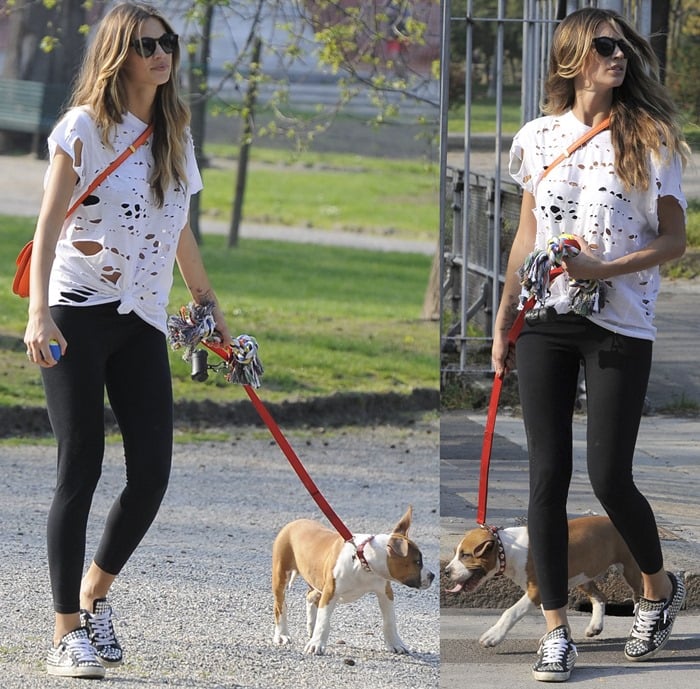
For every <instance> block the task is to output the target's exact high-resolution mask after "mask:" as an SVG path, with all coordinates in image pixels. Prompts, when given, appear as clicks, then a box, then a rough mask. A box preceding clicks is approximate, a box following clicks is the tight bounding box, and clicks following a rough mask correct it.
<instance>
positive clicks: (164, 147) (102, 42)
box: [70, 3, 190, 207]
mask: <svg viewBox="0 0 700 689" xmlns="http://www.w3.org/2000/svg"><path fill="white" fill-rule="evenodd" d="M149 18H154V19H157V20H158V21H160V22H161V23H162V24H163V26H164V27H165V31H166V32H171V33H173V29H172V27H171V26H170V24H169V23H168V22H167V21H166V20H165V19H164V18H163V16H162V15H161V14H160V12H159V11H158V10H157V9H156V8H155V7H152V6H150V5H145V4H136V3H124V4H120V5H117V6H116V7H114V8H113V9H112V10H110V11H109V12H108V13H107V14H106V15H105V16H104V17H103V19H102V20H101V21H100V23H99V25H98V28H97V31H96V32H95V36H94V37H93V40H92V42H91V43H90V46H89V47H88V49H87V51H86V52H85V56H84V58H83V62H82V65H81V68H80V71H79V73H78V76H77V78H76V81H75V85H74V88H73V93H72V96H71V100H70V106H79V105H88V106H90V108H91V110H92V113H93V116H94V118H95V122H96V124H97V127H98V129H99V131H100V136H101V139H102V141H103V142H104V143H105V144H106V145H110V143H109V139H110V136H111V133H112V131H113V128H114V126H115V125H116V124H118V123H121V122H122V120H123V117H124V115H125V113H126V112H127V109H128V108H127V101H126V95H127V94H126V88H125V74H124V71H123V70H122V66H123V65H124V62H125V60H126V58H127V56H128V54H129V44H130V42H131V40H132V38H134V37H136V36H137V35H138V31H139V28H140V27H141V25H142V24H143V22H144V21H146V20H147V19H149ZM179 64H180V48H179V47H176V48H175V51H174V52H173V54H172V69H171V71H170V78H169V79H168V81H167V82H166V83H165V84H163V85H162V86H159V87H158V89H157V91H156V99H155V104H154V108H153V125H154V129H153V147H152V151H153V158H154V163H155V164H154V166H153V173H152V175H151V179H150V184H151V189H152V191H153V194H154V197H155V201H156V203H157V205H158V206H161V207H162V205H163V202H164V197H165V190H166V189H168V188H169V187H171V186H172V185H174V184H186V183H187V178H186V175H185V151H186V149H185V141H186V137H185V136H184V133H185V129H186V128H187V126H188V124H189V121H190V112H189V109H188V107H187V106H186V105H185V103H184V101H183V100H182V99H181V97H180V95H179V89H178V83H177V69H178V66H179Z"/></svg>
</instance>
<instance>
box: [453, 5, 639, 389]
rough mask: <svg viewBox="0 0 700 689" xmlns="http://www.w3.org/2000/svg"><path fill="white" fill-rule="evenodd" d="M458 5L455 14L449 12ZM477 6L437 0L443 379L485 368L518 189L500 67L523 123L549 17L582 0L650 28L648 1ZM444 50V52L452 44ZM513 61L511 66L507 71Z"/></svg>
mask: <svg viewBox="0 0 700 689" xmlns="http://www.w3.org/2000/svg"><path fill="white" fill-rule="evenodd" d="M458 4H459V7H460V8H461V9H462V10H464V12H463V14H455V12H453V8H456V7H457V6H458ZM479 4H480V3H478V2H475V1H474V0H466V3H465V2H462V3H458V2H457V0H454V1H451V0H443V17H442V20H443V43H442V45H443V48H442V76H441V84H442V93H441V112H440V117H441V139H440V141H441V143H440V159H441V164H440V170H441V175H440V188H441V197H442V203H441V213H440V216H441V217H440V224H441V246H442V247H443V261H442V266H441V285H442V291H441V373H442V380H443V382H444V381H445V379H446V377H449V376H450V375H452V374H461V373H468V372H478V373H483V372H485V371H488V370H490V366H491V357H490V346H491V336H492V333H493V328H494V320H495V315H496V310H497V308H498V302H499V298H500V293H501V289H502V286H503V282H504V272H505V268H506V262H507V258H508V253H509V250H510V245H511V243H512V239H513V236H514V234H515V231H516V229H517V225H518V218H519V213H520V199H521V191H520V189H519V187H518V186H517V185H515V184H514V183H513V182H512V181H509V180H508V179H505V175H504V174H503V172H502V161H503V160H504V156H505V154H507V151H508V146H509V139H508V138H507V137H505V138H504V136H503V130H504V122H503V96H504V91H505V88H506V84H505V78H506V74H507V72H508V70H507V67H508V66H509V65H510V72H511V75H510V78H511V79H513V78H515V79H516V81H517V82H518V83H519V84H520V120H521V123H522V122H526V121H528V120H530V119H533V118H534V117H536V116H537V115H538V114H539V103H540V101H541V96H542V93H541V89H542V84H543V81H544V76H545V74H546V68H547V60H548V55H549V48H550V43H551V38H552V34H553V32H554V29H555V27H556V24H557V21H559V20H560V19H561V18H563V17H564V16H566V14H568V13H570V12H572V11H574V10H576V9H578V8H580V7H584V6H599V7H606V8H610V9H614V10H616V11H618V12H620V13H621V14H624V15H625V16H627V17H629V18H630V19H631V20H632V21H633V22H634V23H635V24H636V27H637V29H638V30H639V31H640V32H641V33H643V34H645V35H648V34H649V29H650V25H651V0H599V1H597V2H596V1H589V2H585V1H582V0H523V1H522V2H520V3H513V2H509V3H507V2H506V0H497V1H496V14H495V16H488V17H485V16H477V11H476V8H475V5H477V6H478V5H479ZM481 5H482V6H483V3H481ZM514 5H517V7H516V9H514ZM508 10H510V14H509V13H508ZM514 12H517V14H514ZM481 14H483V12H482V13H481ZM513 26H517V27H519V29H520V30H521V31H522V50H521V54H520V55H519V56H518V57H517V59H514V56H513V55H512V54H509V46H507V45H506V42H505V36H506V28H507V27H508V28H509V29H510V30H511V31H512V27H513ZM455 29H457V30H455ZM487 30H488V33H489V35H490V36H492V37H493V44H492V46H491V48H492V50H491V53H492V55H491V56H490V60H489V62H488V64H487V66H486V67H485V66H484V64H483V63H484V60H483V55H481V54H479V52H478V50H475V46H476V44H477V43H481V44H483V40H481V41H475V36H476V32H481V34H480V36H479V37H480V38H483V35H484V33H485V32H486V31H487ZM451 34H452V35H453V36H454V35H455V34H458V35H459V39H460V41H463V43H462V45H463V51H464V52H463V54H464V136H463V137H460V136H457V137H455V136H450V135H449V134H448V130H447V121H448V112H449V107H450V105H454V104H450V103H449V93H450V89H449V74H450V69H449V65H450V35H451ZM452 47H453V50H452V52H453V53H454V48H455V47H454V46H452ZM513 64H516V65H517V67H515V68H513V66H512V65H513ZM514 69H515V70H516V71H517V74H515V77H513V74H512V72H513V70H514ZM485 79H486V80H488V95H489V96H490V98H492V99H495V118H494V131H493V134H490V135H489V137H488V141H489V145H490V150H491V151H492V152H493V166H492V168H491V166H489V174H483V171H481V170H480V171H478V172H477V171H474V170H473V169H472V157H473V152H474V150H475V148H476V147H477V143H478V145H479V147H480V148H483V146H484V137H483V135H473V134H472V126H471V125H472V120H473V117H472V108H473V107H474V98H473V94H474V92H475V90H476V89H477V88H479V84H478V83H476V82H478V81H484V80H485ZM455 139H457V140H458V141H459V148H460V151H459V153H458V154H456V155H455V153H454V152H453V153H451V154H450V150H449V149H450V146H449V143H450V141H452V142H453V143H454V141H455ZM462 154H463V155H462ZM448 159H449V163H448ZM455 160H457V162H455Z"/></svg>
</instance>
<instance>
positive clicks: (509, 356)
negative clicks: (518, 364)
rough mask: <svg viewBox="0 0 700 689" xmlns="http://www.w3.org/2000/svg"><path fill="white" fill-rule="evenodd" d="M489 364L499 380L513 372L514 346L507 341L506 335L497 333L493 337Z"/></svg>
mask: <svg viewBox="0 0 700 689" xmlns="http://www.w3.org/2000/svg"><path fill="white" fill-rule="evenodd" d="M491 364H492V365H493V370H494V371H495V372H496V375H497V376H498V377H499V378H503V377H504V376H505V375H506V374H507V373H509V372H510V371H514V370H515V345H514V344H513V343H511V342H510V341H509V340H508V333H503V332H500V331H497V333H496V334H495V335H494V337H493V345H492V346H491Z"/></svg>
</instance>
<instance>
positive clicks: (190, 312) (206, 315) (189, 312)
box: [168, 302, 221, 362]
mask: <svg viewBox="0 0 700 689" xmlns="http://www.w3.org/2000/svg"><path fill="white" fill-rule="evenodd" d="M213 314H214V304H212V303H207V304H195V303H194V302H190V303H189V304H188V305H187V306H182V307H180V312H179V314H178V315H173V316H168V342H169V343H170V347H171V348H172V349H174V350H175V349H182V348H183V347H184V348H185V351H184V353H183V354H182V358H183V360H184V361H187V362H189V361H191V360H192V353H193V352H194V350H195V349H197V347H198V346H199V344H200V343H201V342H202V341H203V340H211V339H212V338H214V337H215V332H216V321H215V320H214V315H213ZM218 341H219V342H220V341H221V340H218Z"/></svg>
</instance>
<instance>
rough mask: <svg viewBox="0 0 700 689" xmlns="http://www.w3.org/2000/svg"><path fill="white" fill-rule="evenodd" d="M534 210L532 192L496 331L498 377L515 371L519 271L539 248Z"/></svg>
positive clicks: (511, 259)
mask: <svg viewBox="0 0 700 689" xmlns="http://www.w3.org/2000/svg"><path fill="white" fill-rule="evenodd" d="M534 209H535V197H534V196H533V195H532V194H531V193H530V192H527V191H526V192H524V193H523V199H522V202H521V204H520V222H519V224H518V230H517V232H516V233H515V238H514V239H513V246H512V247H511V249H510V255H509V257H508V267H507V268H506V282H505V285H504V287H503V294H502V295H501V302H500V304H499V306H498V312H497V314H496V325H495V328H496V329H495V332H494V334H493V346H492V348H491V361H492V363H493V368H494V370H495V372H496V375H498V376H504V375H505V374H506V373H508V371H512V370H513V369H514V368H515V349H514V348H513V347H512V346H511V345H510V344H509V343H508V332H509V331H510V328H511V326H512V325H513V321H515V318H516V316H517V314H518V305H519V303H520V299H519V297H520V278H519V276H518V269H519V268H520V266H522V265H523V263H524V262H525V259H526V258H527V256H528V255H529V254H530V253H531V252H532V251H533V250H534V248H535V236H536V234H537V221H536V219H535V215H534V212H533V211H534Z"/></svg>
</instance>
